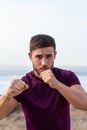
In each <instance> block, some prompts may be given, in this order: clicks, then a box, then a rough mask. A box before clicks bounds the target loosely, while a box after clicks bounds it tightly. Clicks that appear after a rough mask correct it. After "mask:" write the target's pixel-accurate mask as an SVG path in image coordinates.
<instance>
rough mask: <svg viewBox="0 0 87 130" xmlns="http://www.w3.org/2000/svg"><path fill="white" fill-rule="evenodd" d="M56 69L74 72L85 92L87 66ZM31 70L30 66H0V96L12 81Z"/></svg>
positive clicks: (86, 86) (86, 87)
mask: <svg viewBox="0 0 87 130" xmlns="http://www.w3.org/2000/svg"><path fill="white" fill-rule="evenodd" d="M58 68H62V69H66V70H71V71H73V72H75V74H76V75H77V76H78V78H79V80H80V82H81V85H82V87H83V88H84V89H85V91H87V66H62V67H58ZM32 69H33V68H32V67H31V66H19V65H15V66H13V65H0V95H2V94H3V93H4V92H5V91H6V90H7V89H8V87H9V85H10V83H11V81H12V80H13V79H17V78H21V77H22V76H24V75H25V74H26V73H28V72H29V71H32Z"/></svg>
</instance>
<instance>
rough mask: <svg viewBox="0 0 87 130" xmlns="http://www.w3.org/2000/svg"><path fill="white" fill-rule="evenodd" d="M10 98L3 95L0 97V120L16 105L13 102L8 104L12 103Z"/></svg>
mask: <svg viewBox="0 0 87 130" xmlns="http://www.w3.org/2000/svg"><path fill="white" fill-rule="evenodd" d="M12 100H14V99H12V98H9V97H7V96H6V95H5V94H3V95H2V96H0V120H1V119H3V118H4V117H6V116H7V115H8V114H9V113H10V112H11V111H12V110H13V109H14V108H15V107H16V105H17V102H16V101H15V104H12V103H11V104H10V102H13V101H12Z"/></svg>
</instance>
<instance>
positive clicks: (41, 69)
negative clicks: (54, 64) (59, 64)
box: [39, 66, 49, 72]
mask: <svg viewBox="0 0 87 130" xmlns="http://www.w3.org/2000/svg"><path fill="white" fill-rule="evenodd" d="M47 69H49V68H48V67H47V66H46V67H42V68H40V69H39V70H40V72H43V71H45V70H47Z"/></svg>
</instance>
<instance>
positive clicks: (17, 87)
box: [0, 79, 28, 120]
mask: <svg viewBox="0 0 87 130" xmlns="http://www.w3.org/2000/svg"><path fill="white" fill-rule="evenodd" d="M27 88H28V86H27V85H26V84H25V83H24V82H23V81H22V80H19V79H16V80H13V81H12V82H11V84H10V86H9V88H8V90H7V91H6V92H5V93H4V94H3V95H2V96H0V120H1V119H3V118H4V117H6V116H7V115H8V114H9V113H10V112H11V111H12V110H13V109H14V108H15V107H16V106H17V104H18V103H17V101H16V100H15V99H14V98H13V97H14V96H17V95H19V94H20V93H22V92H23V91H24V90H26V89H27Z"/></svg>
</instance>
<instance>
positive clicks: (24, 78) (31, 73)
mask: <svg viewBox="0 0 87 130" xmlns="http://www.w3.org/2000/svg"><path fill="white" fill-rule="evenodd" d="M32 75H33V71H30V72H28V73H26V74H25V75H24V76H23V77H22V78H21V80H23V81H24V82H26V83H28V82H30V81H31V80H32V79H33V76H32Z"/></svg>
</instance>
